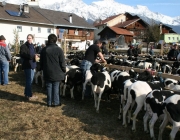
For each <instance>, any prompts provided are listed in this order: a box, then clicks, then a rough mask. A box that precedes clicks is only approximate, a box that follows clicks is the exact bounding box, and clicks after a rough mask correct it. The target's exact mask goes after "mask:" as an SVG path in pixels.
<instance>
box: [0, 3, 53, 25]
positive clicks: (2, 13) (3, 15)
mask: <svg viewBox="0 0 180 140" xmlns="http://www.w3.org/2000/svg"><path fill="white" fill-rule="evenodd" d="M6 10H10V11H14V12H19V5H14V4H8V3H7V4H6V6H5V7H2V6H0V19H1V20H9V21H19V22H28V23H37V24H46V25H53V24H52V23H51V21H49V20H48V19H46V18H44V17H43V16H42V15H41V14H40V13H37V12H36V11H35V10H34V9H33V8H32V7H29V11H30V12H29V13H25V15H26V16H27V18H25V17H23V16H19V17H18V16H11V15H9V14H8V13H7V12H6Z"/></svg>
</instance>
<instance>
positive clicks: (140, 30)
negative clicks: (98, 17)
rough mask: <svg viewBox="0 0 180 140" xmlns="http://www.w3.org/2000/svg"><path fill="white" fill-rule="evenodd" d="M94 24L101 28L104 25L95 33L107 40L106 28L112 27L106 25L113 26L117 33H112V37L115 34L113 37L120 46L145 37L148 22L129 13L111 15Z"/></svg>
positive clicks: (139, 40) (140, 40)
mask: <svg viewBox="0 0 180 140" xmlns="http://www.w3.org/2000/svg"><path fill="white" fill-rule="evenodd" d="M94 25H95V27H97V28H99V29H100V27H101V29H102V26H104V27H103V29H102V30H101V31H100V32H99V33H98V34H97V35H100V38H101V39H105V38H106V39H108V40H109V36H110V35H109V34H108V32H107V30H109V29H112V28H106V26H108V27H115V28H114V29H116V30H117V32H118V34H116V35H113V36H114V37H115V36H116V39H115V40H117V41H116V43H118V45H120V46H127V45H128V44H132V43H136V42H142V41H143V40H144V38H145V36H144V34H145V31H146V29H147V27H148V24H147V23H146V22H144V21H143V20H142V19H140V18H139V17H138V16H137V15H135V16H133V15H131V14H129V13H124V14H119V15H117V16H112V17H110V18H107V19H105V20H103V21H101V22H99V23H95V24H94ZM105 28H106V29H105ZM120 29H121V30H120ZM104 30H105V31H104ZM119 31H122V32H121V33H119ZM95 33H96V32H95ZM114 33H115V32H114ZM123 33H126V34H123ZM111 35H112V34H111ZM119 35H121V36H119ZM95 36H96V35H95ZM110 38H111V37H110ZM123 38H124V40H123ZM119 43H120V44H119Z"/></svg>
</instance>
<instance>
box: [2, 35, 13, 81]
mask: <svg viewBox="0 0 180 140" xmlns="http://www.w3.org/2000/svg"><path fill="white" fill-rule="evenodd" d="M5 40H6V39H5V37H4V36H3V35H1V36H0V81H1V83H0V84H1V85H8V84H9V79H8V73H9V61H10V60H11V53H10V51H9V48H8V46H7V45H6V43H5Z"/></svg>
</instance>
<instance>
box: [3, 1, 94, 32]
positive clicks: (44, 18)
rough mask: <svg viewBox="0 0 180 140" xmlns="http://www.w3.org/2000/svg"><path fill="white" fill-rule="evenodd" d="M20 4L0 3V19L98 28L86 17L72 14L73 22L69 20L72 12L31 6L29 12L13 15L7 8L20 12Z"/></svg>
mask: <svg viewBox="0 0 180 140" xmlns="http://www.w3.org/2000/svg"><path fill="white" fill-rule="evenodd" d="M19 7H20V6H19V5H14V4H8V3H7V4H6V6H5V7H2V6H1V5H0V20H9V21H18V22H27V23H35V24H44V25H51V26H63V27H73V28H86V29H96V28H95V27H94V26H93V25H91V24H89V23H88V22H86V20H85V19H83V18H81V17H79V16H77V15H75V14H71V15H72V23H70V22H69V15H70V13H66V12H61V11H53V10H48V9H41V8H38V7H30V6H29V13H23V16H11V15H10V14H8V12H7V11H6V10H10V11H14V12H19Z"/></svg>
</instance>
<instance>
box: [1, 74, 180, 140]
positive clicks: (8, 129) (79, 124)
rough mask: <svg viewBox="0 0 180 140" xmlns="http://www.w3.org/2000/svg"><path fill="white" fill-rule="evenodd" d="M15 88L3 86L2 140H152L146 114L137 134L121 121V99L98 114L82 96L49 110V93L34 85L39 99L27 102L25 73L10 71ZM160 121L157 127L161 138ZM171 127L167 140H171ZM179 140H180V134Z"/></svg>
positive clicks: (106, 104) (103, 103)
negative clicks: (146, 130) (147, 129)
mask: <svg viewBox="0 0 180 140" xmlns="http://www.w3.org/2000/svg"><path fill="white" fill-rule="evenodd" d="M9 79H10V81H11V85H7V86H1V85H0V140H150V136H149V134H145V133H144V132H143V121H142V120H143V119H142V118H143V114H144V112H143V111H142V112H141V113H140V114H139V115H138V117H137V131H136V132H132V131H131V125H128V127H127V128H124V127H123V126H122V121H120V120H118V119H117V117H118V112H119V100H118V99H117V98H116V96H115V95H114V96H112V97H113V98H112V99H111V102H110V103H109V102H106V101H105V100H102V101H101V104H100V112H99V113H96V111H95V108H94V100H93V99H85V100H84V101H81V93H78V92H75V99H74V100H73V99H70V95H69V94H67V96H66V97H65V98H61V103H62V106H60V107H56V108H48V107H47V106H46V91H45V89H43V88H41V87H40V86H37V85H33V91H34V93H35V95H37V96H38V97H39V98H38V100H36V101H26V100H25V98H24V94H23V93H24V84H25V79H24V73H23V72H22V71H21V72H18V73H14V72H10V73H9ZM67 92H68V90H67ZM159 124H160V122H158V123H157V124H156V125H155V135H156V138H157V135H158V127H159ZM169 133H170V128H169V127H167V128H166V130H165V132H164V136H163V140H168V139H169V138H168V137H169ZM176 139H177V140H179V139H180V134H179V132H178V134H177V136H176Z"/></svg>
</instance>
